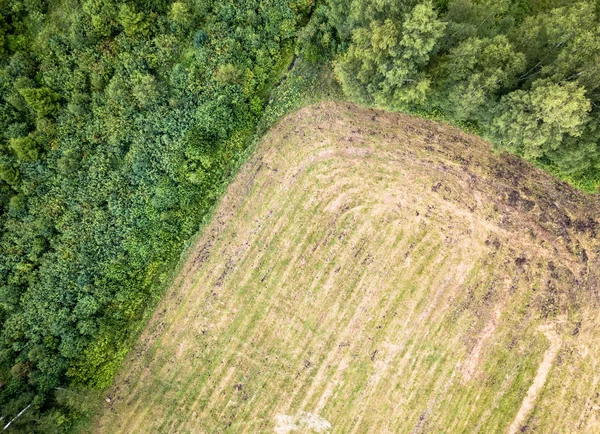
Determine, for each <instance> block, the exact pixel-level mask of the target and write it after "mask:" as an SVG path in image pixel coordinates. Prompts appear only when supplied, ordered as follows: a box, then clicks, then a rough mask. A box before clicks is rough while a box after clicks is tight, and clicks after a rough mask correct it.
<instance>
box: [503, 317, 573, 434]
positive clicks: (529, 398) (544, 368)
mask: <svg viewBox="0 0 600 434" xmlns="http://www.w3.org/2000/svg"><path fill="white" fill-rule="evenodd" d="M539 331H540V332H542V333H544V335H545V336H546V338H547V339H548V340H549V341H550V348H548V350H546V353H545V354H544V359H543V360H542V363H541V364H540V366H539V368H538V371H537V374H536V375H535V378H534V380H533V383H532V384H531V387H529V390H528V391H527V395H525V399H523V403H522V404H521V408H520V409H519V412H518V413H517V416H516V417H515V420H514V421H513V423H512V424H511V425H510V428H509V429H508V433H509V434H516V433H517V432H518V431H519V429H520V428H521V426H522V425H523V423H524V422H526V421H527V416H529V414H530V413H531V410H533V406H534V405H535V401H536V399H537V396H538V394H539V392H540V390H542V388H543V387H544V384H546V378H548V374H549V373H550V370H551V369H552V364H553V363H554V359H556V355H557V354H558V350H559V349H560V346H561V345H562V341H561V339H560V338H559V337H558V335H557V334H556V332H555V331H554V328H553V326H552V325H551V324H548V325H544V326H540V328H539Z"/></svg>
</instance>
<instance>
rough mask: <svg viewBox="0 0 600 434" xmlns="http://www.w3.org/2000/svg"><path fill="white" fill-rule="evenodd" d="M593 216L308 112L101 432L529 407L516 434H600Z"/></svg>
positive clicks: (415, 133)
mask: <svg viewBox="0 0 600 434" xmlns="http://www.w3.org/2000/svg"><path fill="white" fill-rule="evenodd" d="M599 211H600V205H599V204H598V199H597V198H595V197H592V196H587V195H585V194H584V193H581V192H578V191H575V190H573V189H572V188H570V187H568V186H566V185H565V184H562V183H559V182H557V181H556V180H554V179H552V178H551V177H550V176H549V175H546V174H543V173H541V172H540V171H538V170H536V169H534V168H532V167H531V166H530V165H528V164H525V163H523V162H521V161H519V160H517V159H516V158H513V157H510V156H503V157H502V158H500V157H498V156H494V155H493V154H492V153H491V152H490V150H489V145H488V144H486V143H485V142H483V141H481V140H480V139H477V138H475V137H473V136H468V135H466V134H465V133H462V132H460V131H459V130H457V129H455V128H451V127H447V126H443V125H439V124H435V123H432V122H429V121H424V120H420V119H415V118H410V117H407V116H403V115H398V114H386V113H383V112H378V111H373V110H365V109H360V108H357V107H356V106H353V105H350V104H332V103H323V104H319V105H316V106H312V107H309V108H305V109H303V110H301V111H300V112H298V113H296V114H294V115H292V116H290V117H288V118H286V119H285V120H284V121H282V122H281V123H280V124H279V125H278V126H276V127H275V128H273V129H272V130H271V131H270V132H269V133H268V134H267V135H266V137H265V139H264V140H263V142H262V143H261V145H260V146H259V147H258V149H257V152H256V154H255V155H254V156H253V157H252V158H251V159H250V160H249V162H248V163H247V164H246V165H245V166H244V167H243V169H242V170H241V172H240V174H239V176H238V178H237V179H236V180H235V181H234V182H233V183H232V185H231V186H230V188H229V189H228V191H227V193H226V195H225V196H224V198H223V200H222V203H221V205H220V206H219V208H218V209H217V210H216V212H215V214H214V219H213V221H212V223H210V224H209V225H208V226H207V227H206V228H205V229H204V233H203V235H202V236H201V237H200V238H199V239H198V242H197V246H196V248H195V249H193V250H192V252H191V255H190V259H189V261H188V263H187V264H186V265H185V267H184V269H183V272H182V273H181V274H180V275H179V277H178V278H177V279H176V281H175V283H174V284H173V286H172V288H171V289H170V290H169V292H168V294H167V296H166V297H165V299H164V301H163V302H162V303H161V305H159V307H158V309H157V311H156V314H155V316H154V318H153V319H152V320H151V322H150V324H149V326H148V328H147V330H146V331H145V333H144V334H143V335H142V337H141V339H140V342H139V343H138V345H137V347H136V348H134V350H133V351H132V352H131V353H130V355H129V356H128V358H127V360H126V362H125V365H124V367H123V369H122V371H121V374H120V376H119V378H118V379H117V381H116V382H115V385H114V386H113V388H112V389H111V390H110V391H109V392H108V396H109V397H110V399H111V400H110V402H109V403H106V405H105V409H104V411H103V414H102V415H101V417H100V418H99V419H98V421H97V423H96V431H98V432H107V433H108V432H110V433H116V432H127V433H131V432H168V431H169V432H207V433H213V432H224V431H225V432H273V430H274V429H276V428H277V425H278V424H279V432H287V431H286V427H285V426H282V420H283V419H282V418H281V417H280V418H278V415H279V416H281V415H290V416H294V415H302V413H301V412H303V411H304V412H310V413H314V414H318V415H319V416H320V417H322V418H324V419H326V420H327V421H329V423H331V426H332V427H333V431H334V432H344V433H346V432H361V433H362V432H373V433H381V432H411V431H412V432H442V431H444V432H448V431H450V432H474V431H477V430H479V431H481V432H491V431H492V432H495V431H501V430H510V429H511V424H513V422H514V421H515V418H516V417H517V414H518V413H519V410H520V409H521V407H523V409H522V410H521V412H520V413H521V416H520V417H519V418H518V420H517V422H518V423H517V424H516V425H515V426H513V428H512V429H513V430H516V429H518V428H520V427H521V426H522V425H527V426H528V427H529V429H532V430H533V429H537V430H539V431H542V432H549V431H551V430H553V431H556V432H572V431H576V430H578V431H589V432H594V431H597V428H598V424H599V423H600V421H599V420H598V419H597V418H598V417H600V413H599V412H598V410H597V409H598V408H599V407H598V405H600V402H599V401H600V398H598V397H597V396H596V392H595V390H596V389H597V386H598V381H599V380H600V377H598V376H597V375H596V372H597V369H596V367H597V366H596V365H597V360H600V344H599V342H600V339H599V337H600V336H597V335H598V334H599V332H598V331H597V330H600V328H599V327H598V326H599V325H600V324H598V322H599V320H600V319H599V318H597V315H595V314H594V311H595V310H597V305H598V299H597V295H598V294H597V291H598V280H597V279H598V271H597V270H598V261H599V258H598V254H599V253H600V243H598V241H597V240H596V239H595V237H596V231H600V227H596V225H597V223H596V222H595V221H594V220H593V218H594V216H597V215H598V212H599ZM540 326H542V327H544V326H545V327H546V328H540ZM542 371H544V372H542ZM545 374H547V377H545V376H544V375H545ZM544 379H545V381H544ZM534 383H535V384H538V386H541V387H540V388H539V390H537V393H536V394H535V398H536V399H534V400H529V403H528V402H527V400H526V399H525V400H524V398H525V397H526V396H527V394H528V391H529V389H530V388H531V385H532V384H534ZM533 389H534V388H531V390H532V391H533V392H535V390H533ZM524 402H525V404H524ZM300 419H302V417H301V418H300ZM308 419H309V418H307V417H304V422H305V425H306V423H308V422H307V420H308ZM290 420H291V418H290ZM290 420H288V422H289V423H293V422H298V420H295V421H294V420H291V422H290ZM322 426H323V430H325V428H326V426H327V425H322ZM288 428H289V427H288Z"/></svg>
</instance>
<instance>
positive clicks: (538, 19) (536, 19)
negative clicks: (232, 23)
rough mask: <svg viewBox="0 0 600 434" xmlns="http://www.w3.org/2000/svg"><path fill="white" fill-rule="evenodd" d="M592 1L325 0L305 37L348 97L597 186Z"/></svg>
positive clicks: (597, 31)
mask: <svg viewBox="0 0 600 434" xmlns="http://www.w3.org/2000/svg"><path fill="white" fill-rule="evenodd" d="M599 5H600V4H599V3H598V2H596V1H592V0H577V1H571V0H544V1H540V0H403V1H395V0H351V1H345V0H327V1H325V2H322V3H320V5H319V10H318V13H316V16H317V17H318V18H319V22H315V23H314V24H313V26H312V31H311V37H312V38H313V39H316V40H317V41H321V50H320V53H319V55H320V56H321V57H329V58H333V60H334V63H335V68H336V75H337V77H338V79H339V81H340V82H341V84H342V86H343V89H344V92H345V94H346V95H347V96H348V97H350V98H351V99H353V100H355V101H358V102H361V103H364V104H369V105H376V106H380V107H384V108H388V109H392V110H403V111H409V112H410V111H412V112H416V113H424V114H429V115H436V114H439V115H440V116H441V117H443V118H445V119H448V120H451V121H454V122H456V123H459V124H460V125H466V126H469V127H470V128H473V129H475V130H476V131H477V132H479V133H480V134H481V135H483V136H485V137H486V138H488V139H490V140H491V141H492V142H493V143H494V144H495V145H496V146H497V148H499V149H502V150H506V151H509V152H513V153H516V154H518V155H521V156H523V157H524V158H526V159H528V160H530V161H532V162H534V163H536V164H538V165H539V166H541V167H544V168H545V169H547V170H550V171H552V172H553V173H555V174H557V175H558V176H560V177H562V178H563V179H566V180H569V181H571V182H572V183H574V184H575V185H577V186H579V187H582V188H586V189H588V190H592V191H596V190H597V187H598V185H599V184H600V146H599V141H600V128H599V126H600V123H599V120H600V118H599V115H600V110H599V108H600V92H599V87H600V63H599V60H600V26H599V24H600V23H599V11H600V6H599Z"/></svg>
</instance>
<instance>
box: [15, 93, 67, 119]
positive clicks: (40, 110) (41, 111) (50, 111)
mask: <svg viewBox="0 0 600 434" xmlns="http://www.w3.org/2000/svg"><path fill="white" fill-rule="evenodd" d="M19 93H20V94H21V96H22V97H23V98H24V99H25V101H26V102H27V105H28V106H29V107H31V109H33V111H34V112H35V113H37V114H38V115H39V116H48V115H54V114H56V113H57V112H58V109H59V108H60V104H59V102H58V101H59V100H60V95H59V94H58V93H56V92H54V91H53V90H52V89H50V88H48V87H41V88H38V89H34V88H21V89H19Z"/></svg>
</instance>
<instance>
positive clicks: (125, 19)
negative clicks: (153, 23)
mask: <svg viewBox="0 0 600 434" xmlns="http://www.w3.org/2000/svg"><path fill="white" fill-rule="evenodd" d="M117 21H118V23H119V24H120V25H121V26H122V27H123V31H124V32H125V34H126V35H127V36H148V34H149V32H150V25H149V24H148V22H147V21H146V15H145V14H144V13H143V12H138V11H137V10H136V8H135V7H134V6H133V5H130V4H122V5H121V8H120V9H119V15H118V16H117Z"/></svg>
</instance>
